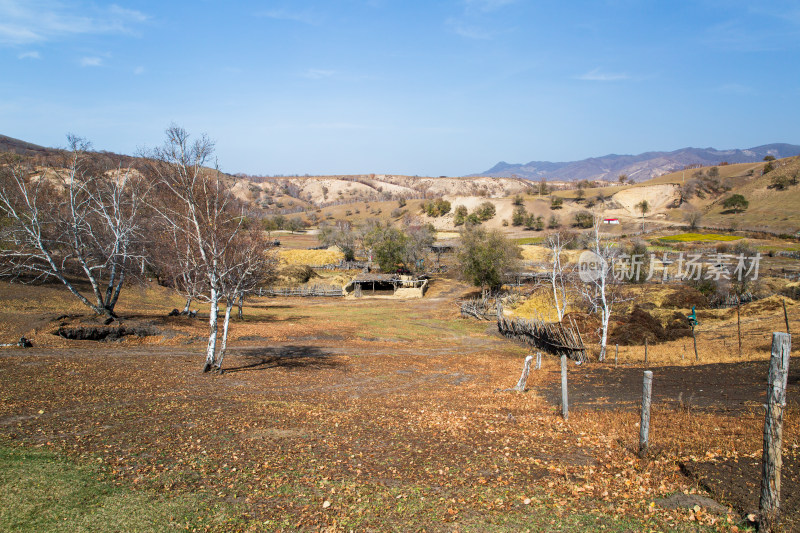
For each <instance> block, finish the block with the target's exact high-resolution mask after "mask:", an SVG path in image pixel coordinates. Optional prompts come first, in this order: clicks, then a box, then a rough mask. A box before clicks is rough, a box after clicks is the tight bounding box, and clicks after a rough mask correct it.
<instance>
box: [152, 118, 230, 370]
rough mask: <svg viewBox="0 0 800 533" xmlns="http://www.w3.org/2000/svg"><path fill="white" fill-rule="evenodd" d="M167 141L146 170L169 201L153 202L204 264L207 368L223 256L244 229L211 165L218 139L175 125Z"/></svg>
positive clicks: (212, 354) (211, 360) (211, 363)
mask: <svg viewBox="0 0 800 533" xmlns="http://www.w3.org/2000/svg"><path fill="white" fill-rule="evenodd" d="M166 134H167V140H166V142H165V143H164V145H163V146H162V147H160V148H157V149H155V150H153V151H151V152H150V153H149V154H148V156H149V159H150V165H149V166H148V171H149V173H150V174H151V179H153V181H154V182H156V183H157V184H158V186H159V192H160V193H161V194H160V195H159V196H161V195H162V194H163V195H164V196H166V197H167V198H168V201H157V202H153V204H152V205H153V208H154V209H155V210H156V211H157V212H158V213H159V214H160V216H161V219H162V220H163V221H164V223H165V224H166V225H168V226H169V227H170V228H171V229H172V231H175V232H179V233H184V234H185V235H186V236H187V237H188V238H189V239H190V240H191V241H192V246H191V250H192V251H193V253H194V254H195V256H194V259H193V260H194V261H195V262H196V264H197V265H199V268H201V269H202V271H203V273H204V275H205V278H206V283H207V288H208V300H209V303H210V307H211V309H210V313H209V335H208V345H207V347H206V358H205V363H204V365H203V372H208V371H209V370H212V369H213V368H215V367H218V366H219V364H218V361H217V357H218V354H217V338H218V332H219V328H218V314H219V304H220V300H221V298H222V296H223V291H222V289H223V287H222V283H223V275H224V272H225V265H224V256H225V254H226V253H227V252H228V247H229V246H230V245H231V243H232V242H233V241H234V239H235V238H236V236H237V235H238V233H239V231H240V230H241V229H242V221H243V217H242V215H241V213H239V212H237V211H236V210H235V208H234V205H233V200H232V198H231V195H230V194H229V191H228V189H227V187H226V186H225V183H224V182H223V179H222V174H221V172H219V169H218V168H217V169H215V170H212V169H209V168H207V167H206V164H207V163H209V161H210V159H211V156H212V155H213V152H214V143H213V142H211V140H209V139H208V138H207V137H206V136H201V137H200V138H199V139H196V140H195V141H193V142H192V141H190V136H189V133H188V132H187V131H186V130H184V129H183V128H181V127H178V126H176V125H172V126H170V127H169V128H167V131H166Z"/></svg>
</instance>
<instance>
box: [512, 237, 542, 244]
mask: <svg viewBox="0 0 800 533" xmlns="http://www.w3.org/2000/svg"><path fill="white" fill-rule="evenodd" d="M543 242H544V237H523V238H521V239H514V244H516V245H517V246H524V245H526V244H541V243H543Z"/></svg>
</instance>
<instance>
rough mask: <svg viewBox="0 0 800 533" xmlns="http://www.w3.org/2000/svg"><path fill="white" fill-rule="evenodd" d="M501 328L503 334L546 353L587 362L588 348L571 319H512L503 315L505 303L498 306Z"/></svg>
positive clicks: (498, 323) (498, 324)
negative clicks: (567, 321)
mask: <svg viewBox="0 0 800 533" xmlns="http://www.w3.org/2000/svg"><path fill="white" fill-rule="evenodd" d="M497 329H498V331H499V332H500V334H501V335H503V336H504V337H507V338H509V339H514V340H517V341H520V342H522V343H524V344H527V345H529V346H531V347H533V348H538V349H540V350H544V351H546V352H548V353H551V354H553V355H558V356H561V355H566V356H567V357H569V358H570V359H572V360H573V361H575V362H577V363H583V362H585V361H586V347H585V346H584V344H583V339H582V338H581V333H580V331H579V330H578V326H577V325H576V324H575V322H574V321H573V320H572V319H570V321H569V325H567V324H564V323H563V322H545V321H544V320H539V319H531V320H525V319H521V318H517V319H514V318H508V317H505V316H503V306H502V304H498V305H497Z"/></svg>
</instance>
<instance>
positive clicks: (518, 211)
mask: <svg viewBox="0 0 800 533" xmlns="http://www.w3.org/2000/svg"><path fill="white" fill-rule="evenodd" d="M527 215H528V212H527V211H526V210H525V206H522V205H521V206H519V207H515V208H514V212H513V213H512V214H511V224H512V225H514V226H521V225H523V224H524V223H525V217H526V216H527Z"/></svg>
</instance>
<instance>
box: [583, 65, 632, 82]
mask: <svg viewBox="0 0 800 533" xmlns="http://www.w3.org/2000/svg"><path fill="white" fill-rule="evenodd" d="M576 79H579V80H584V81H622V80H629V79H631V77H630V76H628V75H627V74H625V73H616V72H603V71H602V70H600V69H599V68H596V69H594V70H590V71H589V72H587V73H585V74H581V75H580V76H577V77H576Z"/></svg>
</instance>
